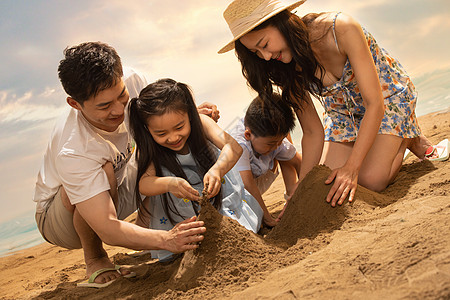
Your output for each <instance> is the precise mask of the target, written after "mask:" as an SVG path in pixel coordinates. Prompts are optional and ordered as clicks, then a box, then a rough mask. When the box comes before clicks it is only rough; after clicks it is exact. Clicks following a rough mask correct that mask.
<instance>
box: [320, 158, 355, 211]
mask: <svg viewBox="0 0 450 300" xmlns="http://www.w3.org/2000/svg"><path fill="white" fill-rule="evenodd" d="M333 180H334V184H333V186H332V187H331V189H330V192H329V193H328V195H327V202H328V203H330V202H331V206H333V207H335V206H336V203H337V204H339V205H342V203H344V200H345V198H347V196H349V198H348V201H349V202H352V201H353V198H354V197H355V192H356V187H357V186H358V171H357V170H355V169H353V168H350V167H347V166H345V165H344V166H343V167H342V168H338V169H334V170H333V171H332V172H331V174H330V176H328V178H327V180H325V184H330V183H331V182H333Z"/></svg>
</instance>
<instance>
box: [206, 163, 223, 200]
mask: <svg viewBox="0 0 450 300" xmlns="http://www.w3.org/2000/svg"><path fill="white" fill-rule="evenodd" d="M221 185H222V178H221V176H220V171H219V170H218V168H214V167H213V168H211V169H209V171H208V172H207V173H206V174H205V177H204V178H203V186H205V187H208V189H207V192H208V199H209V198H212V197H214V196H216V195H217V194H218V193H219V191H220V187H221Z"/></svg>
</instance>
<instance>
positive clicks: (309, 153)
mask: <svg viewBox="0 0 450 300" xmlns="http://www.w3.org/2000/svg"><path fill="white" fill-rule="evenodd" d="M306 102H307V103H305V105H303V106H302V110H297V111H296V112H295V113H296V114H297V118H298V121H299V123H300V126H301V127H302V130H303V137H302V163H301V166H300V173H299V175H298V181H299V182H300V181H302V180H303V178H305V176H306V174H308V172H309V171H311V169H312V168H313V167H314V166H315V165H317V164H318V163H319V161H320V157H321V156H322V150H323V143H324V140H325V134H324V132H323V126H322V122H321V121H320V119H319V115H318V114H317V111H316V108H315V107H314V103H313V102H312V100H311V97H310V96H309V95H308V98H307V99H306Z"/></svg>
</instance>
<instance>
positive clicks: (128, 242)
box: [76, 191, 206, 253]
mask: <svg viewBox="0 0 450 300" xmlns="http://www.w3.org/2000/svg"><path fill="white" fill-rule="evenodd" d="M76 209H77V210H78V212H79V213H80V215H81V216H82V218H83V219H84V220H85V221H86V222H87V223H88V225H89V226H90V227H91V228H92V229H93V230H94V231H95V232H96V233H97V235H98V236H99V237H100V239H101V240H102V241H103V242H104V243H106V244H108V245H113V246H121V247H126V248H130V249H135V250H150V249H152V250H160V249H165V250H169V251H171V252H174V253H179V252H183V251H186V250H191V249H195V248H197V247H198V245H196V243H197V242H200V241H201V240H203V235H202V233H204V232H205V231H206V228H205V227H203V225H204V223H203V222H202V221H196V218H195V217H193V218H191V219H188V220H185V221H183V222H181V223H179V224H177V225H176V226H175V227H174V228H172V229H171V230H170V231H165V230H153V229H147V228H143V227H140V226H137V225H135V224H132V223H129V222H125V221H121V220H118V219H117V215H116V210H115V208H114V204H113V201H112V199H111V196H110V195H109V192H108V191H104V192H101V193H100V194H97V195H96V196H94V197H92V198H90V199H88V200H85V201H83V202H80V203H78V204H76ZM191 243H192V244H191Z"/></svg>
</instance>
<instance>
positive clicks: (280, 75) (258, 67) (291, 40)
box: [235, 10, 324, 109]
mask: <svg viewBox="0 0 450 300" xmlns="http://www.w3.org/2000/svg"><path fill="white" fill-rule="evenodd" d="M306 17H308V18H307V19H304V20H305V21H304V20H302V19H300V18H299V17H298V16H297V15H295V14H293V13H291V12H290V11H288V10H285V11H282V12H280V13H279V14H277V15H275V16H274V17H272V18H270V19H269V20H267V21H265V22H264V23H262V24H261V25H259V26H258V27H256V28H255V29H253V30H254V31H256V30H261V29H263V28H266V27H267V26H269V25H272V26H274V27H275V28H277V29H278V30H279V31H280V32H281V34H282V35H283V37H284V38H285V40H286V43H287V45H288V46H289V48H290V49H291V51H292V57H293V58H292V61H291V62H290V63H288V64H285V63H283V62H280V61H276V60H273V59H271V60H269V61H266V60H264V59H261V58H259V57H258V56H257V55H256V54H255V53H253V52H251V51H250V50H248V49H247V48H246V47H245V46H244V45H243V44H242V43H241V42H240V41H239V40H237V41H236V42H235V49H236V55H237V57H238V59H239V61H240V62H241V65H242V74H243V75H244V77H245V79H247V82H248V84H249V85H250V86H251V87H252V88H253V89H254V90H255V91H256V92H258V94H259V97H260V98H262V99H264V98H267V97H270V95H272V92H273V85H275V86H277V87H278V88H280V89H281V90H282V98H283V100H284V101H287V102H288V103H289V104H290V105H291V107H292V108H293V109H301V108H302V105H303V104H304V103H306V102H305V101H306V97H307V93H308V92H309V93H311V94H312V95H313V96H315V97H318V96H320V92H321V91H322V88H323V84H322V81H321V79H322V77H323V76H324V68H323V67H322V66H321V65H320V64H319V62H318V61H317V59H316V58H315V56H314V53H313V50H312V48H311V43H310V40H309V38H310V37H309V33H308V28H307V25H308V24H310V23H311V16H305V18H306ZM316 17H317V15H316ZM316 70H319V73H320V79H319V78H317V77H316V76H315V73H316Z"/></svg>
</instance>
